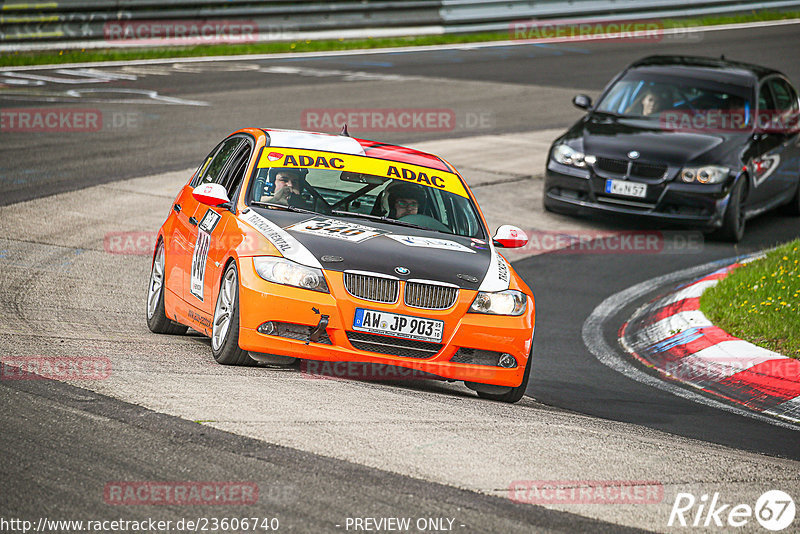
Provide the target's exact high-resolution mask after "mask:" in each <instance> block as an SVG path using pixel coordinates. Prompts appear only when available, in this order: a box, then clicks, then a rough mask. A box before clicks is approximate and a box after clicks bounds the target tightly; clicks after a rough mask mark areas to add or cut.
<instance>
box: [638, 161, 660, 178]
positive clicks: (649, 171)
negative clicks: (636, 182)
mask: <svg viewBox="0 0 800 534" xmlns="http://www.w3.org/2000/svg"><path fill="white" fill-rule="evenodd" d="M665 174H667V166H666V165H661V164H657V163H634V164H633V165H631V176H638V177H640V178H663V177H664V175H665Z"/></svg>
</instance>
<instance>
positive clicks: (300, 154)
mask: <svg viewBox="0 0 800 534" xmlns="http://www.w3.org/2000/svg"><path fill="white" fill-rule="evenodd" d="M258 166H259V168H265V167H297V168H306V169H322V170H337V171H345V170H346V171H349V172H355V173H361V174H372V175H374V176H382V177H385V178H392V179H394V180H397V181H400V182H412V183H416V184H419V185H423V186H425V187H430V188H433V189H440V190H442V191H447V192H449V193H453V194H456V195H458V196H462V197H468V195H467V191H466V189H465V188H464V184H463V183H462V182H461V179H460V178H459V177H458V176H457V175H455V174H453V173H451V172H447V171H440V170H438V169H432V168H430V167H423V166H421V165H412V164H409V163H401V162H397V161H390V160H385V159H378V158H371V157H368V156H358V155H354V154H339V153H333V152H321V151H318V150H300V149H293V148H279V147H276V148H275V150H274V151H271V152H268V153H264V154H263V155H262V156H261V159H260V161H259V162H258Z"/></svg>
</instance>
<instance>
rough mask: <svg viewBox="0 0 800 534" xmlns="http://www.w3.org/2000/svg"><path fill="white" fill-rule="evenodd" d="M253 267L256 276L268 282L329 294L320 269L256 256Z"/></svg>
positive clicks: (278, 258) (275, 257) (274, 257)
mask: <svg viewBox="0 0 800 534" xmlns="http://www.w3.org/2000/svg"><path fill="white" fill-rule="evenodd" d="M253 265H254V266H255V268H256V272H257V273H258V276H260V277H261V278H263V279H264V280H267V281H268V282H275V283H276V284H283V285H285V286H294V287H299V288H302V289H310V290H312V291H321V292H322V293H330V291H328V284H327V283H326V282H325V275H323V274H322V269H316V268H314V267H306V266H305V265H300V264H299V263H295V262H293V261H291V260H287V259H286V258H280V257H277V256H257V257H255V258H253Z"/></svg>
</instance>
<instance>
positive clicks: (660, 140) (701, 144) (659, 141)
mask: <svg viewBox="0 0 800 534" xmlns="http://www.w3.org/2000/svg"><path fill="white" fill-rule="evenodd" d="M574 134H575V136H576V137H582V138H583V151H584V152H585V153H586V154H592V155H595V156H602V157H607V158H615V159H624V160H627V159H628V153H629V152H630V151H632V150H635V151H637V152H639V154H640V158H641V160H642V161H648V162H661V163H665V164H667V165H673V166H682V165H684V164H686V163H687V162H692V161H694V160H695V159H697V158H699V157H701V156H702V155H703V154H706V153H708V152H710V151H712V150H715V149H717V148H718V147H720V146H721V145H722V144H723V143H726V142H727V141H729V140H731V139H733V138H735V137H740V136H742V134H734V133H705V132H703V133H700V132H684V131H673V130H666V129H663V128H660V127H659V122H658V121H653V120H645V119H630V118H623V117H614V116H610V115H595V114H592V115H590V116H589V117H587V118H586V120H585V121H583V124H582V127H578V128H576V129H575V131H574Z"/></svg>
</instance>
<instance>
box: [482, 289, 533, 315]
mask: <svg viewBox="0 0 800 534" xmlns="http://www.w3.org/2000/svg"><path fill="white" fill-rule="evenodd" d="M527 307H528V296H527V295H525V293H523V292H522V291H516V290H514V289H507V290H505V291H499V292H497V293H490V292H488V291H479V292H478V294H477V295H475V300H473V301H472V306H470V307H469V311H470V313H488V314H490V315H522V314H523V313H525V310H526V309H527Z"/></svg>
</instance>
